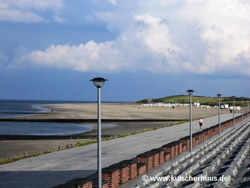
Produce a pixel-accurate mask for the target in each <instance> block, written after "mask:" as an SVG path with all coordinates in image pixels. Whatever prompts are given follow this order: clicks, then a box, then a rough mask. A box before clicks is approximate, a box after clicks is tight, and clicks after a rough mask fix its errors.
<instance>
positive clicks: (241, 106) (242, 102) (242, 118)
mask: <svg viewBox="0 0 250 188" xmlns="http://www.w3.org/2000/svg"><path fill="white" fill-rule="evenodd" d="M241 121H243V97H241Z"/></svg>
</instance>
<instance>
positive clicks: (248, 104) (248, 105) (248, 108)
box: [247, 98, 249, 118]
mask: <svg viewBox="0 0 250 188" xmlns="http://www.w3.org/2000/svg"><path fill="white" fill-rule="evenodd" d="M247 117H248V118H249V98H248V99H247Z"/></svg>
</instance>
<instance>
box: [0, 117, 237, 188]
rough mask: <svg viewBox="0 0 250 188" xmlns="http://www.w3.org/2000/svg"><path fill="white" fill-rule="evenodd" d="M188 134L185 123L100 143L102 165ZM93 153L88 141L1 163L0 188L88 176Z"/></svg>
mask: <svg viewBox="0 0 250 188" xmlns="http://www.w3.org/2000/svg"><path fill="white" fill-rule="evenodd" d="M237 115H239V114H236V116H237ZM231 118H232V114H223V115H221V121H222V122H223V121H226V120H228V119H231ZM217 122H218V117H217V116H214V117H210V118H206V119H204V125H203V128H208V127H210V126H213V125H215V124H217ZM199 130H200V128H199V125H198V121H194V122H193V133H195V132H197V131H199ZM188 134H189V123H184V124H180V125H175V126H172V127H166V128H161V129H158V130H154V131H150V132H145V133H140V134H136V135H132V136H128V137H124V138H118V139H114V140H109V141H105V142H102V164H103V167H106V166H109V165H111V164H114V163H117V162H119V161H121V160H125V159H130V158H133V157H136V156H137V155H138V154H140V153H143V152H145V151H149V150H151V149H154V148H157V147H160V146H162V145H163V144H166V143H169V142H171V141H174V140H178V139H179V138H181V137H184V136H186V135H188ZM96 153H97V146H96V144H91V145H87V146H84V147H78V148H72V149H68V150H64V151H59V152H55V153H50V154H46V155H41V156H38V157H32V158H27V159H23V160H20V161H16V162H13V163H9V164H5V165H1V166H0V184H1V187H4V188H13V187H19V188H51V187H53V186H55V185H58V184H62V183H65V182H67V181H69V180H71V179H74V178H79V177H84V176H87V175H90V174H92V173H94V172H95V171H96V160H97V159H96Z"/></svg>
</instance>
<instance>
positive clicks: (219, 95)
mask: <svg viewBox="0 0 250 188" xmlns="http://www.w3.org/2000/svg"><path fill="white" fill-rule="evenodd" d="M217 96H218V101H219V108H218V124H219V135H221V123H220V97H221V94H219V93H218V94H217Z"/></svg>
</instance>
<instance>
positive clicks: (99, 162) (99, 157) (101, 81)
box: [90, 77, 107, 188]
mask: <svg viewBox="0 0 250 188" xmlns="http://www.w3.org/2000/svg"><path fill="white" fill-rule="evenodd" d="M90 81H92V82H93V83H94V85H95V86H96V87H97V99H98V105H97V118H98V126H97V127H98V128H97V129H98V132H97V136H98V139H97V170H98V188H101V187H102V153H101V87H102V86H103V85H104V83H105V81H107V79H104V78H100V77H98V78H94V79H92V80H90Z"/></svg>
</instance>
